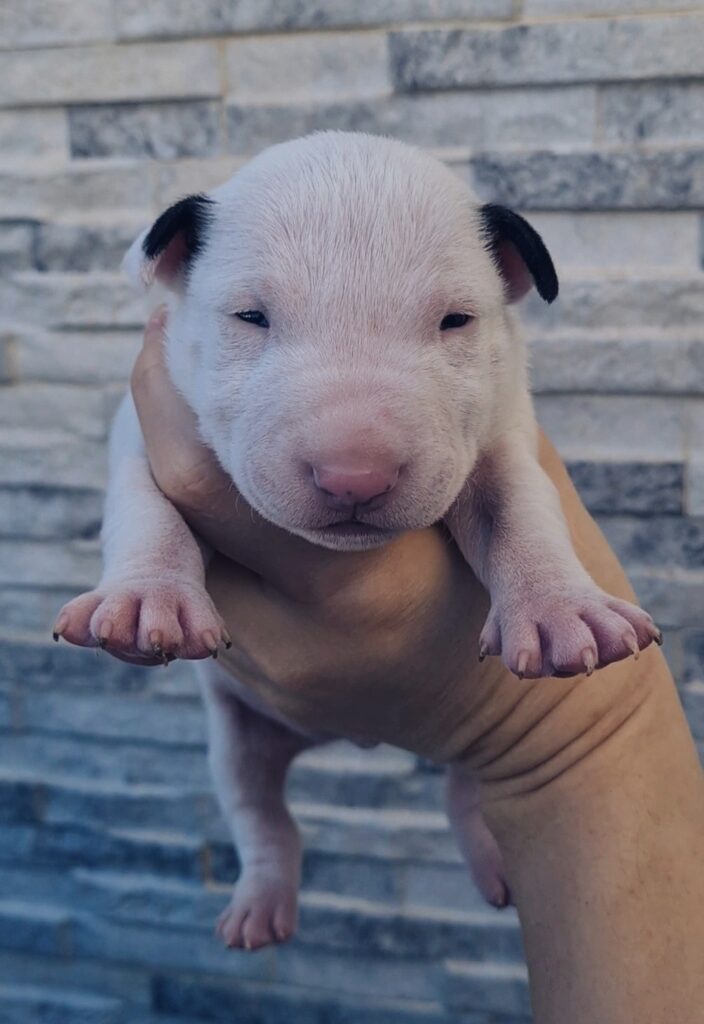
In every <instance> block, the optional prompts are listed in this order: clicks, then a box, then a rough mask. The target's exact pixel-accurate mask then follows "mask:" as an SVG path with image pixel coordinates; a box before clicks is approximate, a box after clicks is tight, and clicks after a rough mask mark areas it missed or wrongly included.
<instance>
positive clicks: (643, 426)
mask: <svg viewBox="0 0 704 1024" xmlns="http://www.w3.org/2000/svg"><path fill="white" fill-rule="evenodd" d="M536 407H537V412H538V420H539V422H540V423H541V425H542V426H543V428H544V430H545V431H546V433H547V434H548V436H549V437H551V438H552V439H553V441H554V442H555V444H556V445H557V446H558V448H559V449H560V451H561V453H562V454H563V456H564V457H565V458H567V459H568V460H569V461H571V462H576V461H578V460H579V461H596V460H597V459H612V460H621V461H623V462H653V461H663V462H666V461H670V462H678V463H679V462H682V461H683V458H684V414H683V410H682V409H681V408H680V407H679V405H678V404H677V403H674V402H672V401H671V400H669V399H667V398H662V397H657V398H648V399H643V398H641V397H640V396H632V395H622V396H617V395H539V396H538V397H537V400H536Z"/></svg>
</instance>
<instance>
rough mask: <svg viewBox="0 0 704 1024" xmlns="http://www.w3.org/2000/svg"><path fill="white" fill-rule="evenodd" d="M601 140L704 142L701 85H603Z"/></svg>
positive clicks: (622, 141) (702, 87) (645, 83)
mask: <svg viewBox="0 0 704 1024" xmlns="http://www.w3.org/2000/svg"><path fill="white" fill-rule="evenodd" d="M599 111H600V137H601V138H602V139H603V140H604V141H606V142H615V143H637V142H657V143H668V144H672V143H691V142H701V141H702V139H704V84H702V83H701V82H658V83H655V82H638V83H636V84H633V85H614V86H605V87H604V88H603V89H602V90H601V91H600V96H599Z"/></svg>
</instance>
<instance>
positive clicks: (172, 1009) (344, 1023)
mask: <svg viewBox="0 0 704 1024" xmlns="http://www.w3.org/2000/svg"><path fill="white" fill-rule="evenodd" d="M153 1001H154V1007H155V1009H157V1010H158V1011H159V1012H166V1013H186V1014H192V1015H193V1016H196V1017H200V1018H203V1020H209V1021H210V1020H214V1021H226V1022H228V1024H231V1021H232V1020H237V1021H238V1022H239V1021H242V1024H245V1022H246V1024H264V1022H266V1024H290V1021H291V1020H292V1017H293V1015H294V1014H295V1020H296V1024H389V1022H390V1021H393V1022H394V1024H445V1021H444V1017H445V1015H444V1013H442V1011H441V1010H440V1008H439V1006H437V1004H432V1003H426V1004H425V1005H424V1004H420V1005H419V1004H418V1003H413V1002H412V1001H411V1000H408V1001H406V1003H405V1005H404V1002H402V1001H396V1000H384V1001H376V1000H370V999H369V998H367V997H365V996H360V997H358V998H357V999H355V1000H354V1001H352V1000H349V1001H348V1000H344V999H339V998H338V999H332V998H331V997H330V996H327V997H325V996H321V995H316V994H315V992H314V990H312V991H311V990H309V991H308V992H305V991H296V990H295V989H293V990H288V991H287V990H286V989H283V990H281V989H279V990H278V991H277V986H275V985H271V984H269V985H260V986H258V987H257V986H254V985H253V984H251V985H248V986H245V985H243V984H242V983H241V982H238V983H237V984H236V985H235V984H233V983H232V982H228V981H227V980H226V979H214V978H213V979H207V980H206V979H198V978H197V977H191V978H189V977H188V976H187V975H184V974H180V975H168V974H165V973H162V974H159V975H158V976H157V977H156V978H155V981H154V989H153Z"/></svg>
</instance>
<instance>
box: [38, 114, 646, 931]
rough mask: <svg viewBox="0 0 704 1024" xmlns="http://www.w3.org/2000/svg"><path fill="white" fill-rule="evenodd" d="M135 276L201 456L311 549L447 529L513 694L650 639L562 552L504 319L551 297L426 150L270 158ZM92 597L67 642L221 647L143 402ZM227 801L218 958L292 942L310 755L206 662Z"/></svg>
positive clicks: (178, 217) (184, 211) (112, 489)
mask: <svg viewBox="0 0 704 1024" xmlns="http://www.w3.org/2000/svg"><path fill="white" fill-rule="evenodd" d="M125 266H126V269H127V271H128V273H129V274H130V275H131V277H132V278H133V279H134V280H135V281H136V282H137V283H138V284H141V285H142V286H149V285H150V284H151V283H152V282H154V281H155V280H156V281H159V282H161V283H162V284H163V285H165V286H166V288H167V289H169V294H170V299H169V312H168V325H167V342H166V344H167V349H166V355H167V362H168V368H169V372H170V374H171V376H172V379H173V381H174V383H175V385H176V386H177V388H178V389H179V390H180V391H181V392H182V394H183V395H184V396H185V398H186V400H187V401H188V403H189V404H190V406H191V407H192V409H193V410H194V412H195V414H196V416H197V420H198V424H199V427H200V431H201V433H202V437H203V439H204V441H205V442H206V443H207V444H208V445H209V446H210V447H211V448H212V449H213V451H214V452H215V453H216V455H217V457H218V459H219V461H220V463H221V464H222V466H223V467H224V468H225V470H226V471H227V472H228V473H229V475H230V476H231V477H232V479H233V481H234V483H235V485H236V487H237V488H238V490H239V491H240V492H241V493H242V494H243V495H244V497H245V498H246V499H247V501H248V502H249V503H250V504H251V505H252V506H253V507H254V508H255V509H256V510H257V511H258V512H259V513H260V514H261V515H262V516H264V517H265V518H266V519H268V520H269V521H271V522H272V523H275V524H276V525H278V526H279V527H282V528H284V529H285V530H288V531H290V532H291V533H294V534H298V535H299V536H301V537H303V538H305V539H306V540H307V541H309V542H310V543H311V544H319V545H322V546H323V547H327V548H335V549H338V550H344V551H355V550H363V549H369V548H374V547H377V546H379V545H383V544H385V543H387V542H388V541H389V540H390V539H391V538H393V537H395V536H397V535H398V534H399V533H401V532H402V531H405V530H413V529H419V528H423V527H427V526H430V525H431V524H434V523H437V522H438V521H440V520H444V523H445V524H446V526H447V528H448V529H449V531H450V533H451V534H452V536H453V538H454V540H455V541H456V543H457V545H458V547H459V549H460V551H461V552H462V554H463V555H464V557H465V558H466V560H467V561H468V563H469V564H470V566H471V567H472V569H473V570H474V572H475V573H476V575H477V576H478V578H479V579H480V580H481V581H482V583H483V584H484V586H485V587H486V589H487V590H488V591H489V594H490V597H491V610H490V613H489V616H488V619H487V622H486V625H485V626H484V629H483V631H482V634H481V637H480V646H479V655H480V657H482V658H483V657H486V656H487V655H501V657H502V658H503V660H504V662H505V664H506V665H507V666H508V668H509V669H510V670H511V671H512V672H514V673H515V674H516V675H517V676H519V677H520V678H522V677H531V678H536V677H542V676H550V675H573V674H577V673H582V672H586V674H587V675H589V674H591V672H593V671H594V669H595V668H597V667H601V666H604V665H608V664H609V663H610V662H613V661H617V660H619V659H621V658H624V657H627V656H629V655H634V656H637V654H638V652H639V650H641V649H643V648H645V647H647V646H648V645H649V644H650V643H651V641H653V640H658V641H659V639H660V637H659V633H658V630H657V628H656V626H655V624H654V623H653V621H652V619H651V618H650V616H649V615H648V614H646V613H645V612H644V611H642V610H641V609H639V608H637V607H635V606H633V605H631V604H629V603H628V602H626V601H622V600H618V599H616V598H613V597H611V596H610V595H609V594H607V593H605V592H604V591H603V590H601V589H600V588H599V587H598V586H597V585H596V584H595V583H594V581H593V580H592V579H591V577H590V576H589V575H588V573H587V572H586V571H585V569H584V568H583V567H582V565H581V563H580V562H579V560H578V559H577V556H576V554H575V552H574V550H573V548H572V544H571V542H570V538H569V535H568V531H567V527H566V524H565V521H564V518H563V516H562V512H561V509H560V504H559V500H558V497H557V494H556V492H555V490H554V488H553V486H552V484H551V483H550V481H549V480H548V478H547V477H546V476H545V474H544V473H543V471H542V470H541V468H540V466H539V464H538V461H537V457H536V450H537V445H536V424H535V417H534V413H533V407H532V403H531V398H530V394H529V389H528V379H527V370H526V353H525V348H524V344H523V341H522V340H521V336H520V333H519V331H518V330H517V326H516V323H515V321H514V317H513V314H512V312H511V309H510V307H511V305H512V304H513V303H515V302H517V301H518V300H519V299H521V298H522V297H523V296H524V295H525V294H526V293H527V292H528V291H529V290H530V289H531V288H532V287H535V288H536V289H537V291H538V293H539V295H540V296H541V297H542V298H543V299H544V300H545V301H546V302H552V301H553V300H554V299H555V298H556V296H557V292H558V282H557V277H556V274H555V269H554V267H553V263H552V260H551V258H550V255H549V253H548V252H547V250H546V248H545V245H544V244H543V242H542V240H541V238H540V236H539V235H538V234H537V233H536V232H535V231H534V229H533V228H532V227H531V226H530V225H529V224H528V223H527V222H526V221H525V220H524V219H523V218H522V217H520V216H519V215H518V214H516V213H514V212H512V211H511V210H508V209H506V208H504V207H501V206H496V205H493V204H488V205H479V204H478V203H477V201H476V200H475V199H474V198H473V196H472V195H471V193H470V192H469V190H468V188H467V187H466V185H465V184H464V183H463V182H462V181H461V180H460V179H459V178H458V177H456V176H455V175H454V174H453V173H452V172H451V171H450V170H449V169H448V168H447V167H445V166H444V165H443V164H442V163H440V162H439V161H437V160H435V159H433V158H431V157H430V156H429V155H427V154H425V153H423V152H422V151H420V150H418V149H415V148H412V147H410V146H407V145H405V144H402V143H400V142H397V141H394V140H392V139H389V138H383V137H375V136H371V135H367V134H363V133H347V132H336V131H328V132H318V133H315V134H313V135H310V136H307V137H306V138H303V139H298V140H295V141H292V142H287V143H284V144H282V145H277V146H273V147H271V148H270V149H267V150H266V151H264V152H263V153H262V154H260V155H259V156H258V157H257V158H256V159H254V160H252V161H251V162H250V163H249V164H247V165H246V166H245V167H244V169H242V170H241V171H240V172H239V173H238V174H237V175H235V177H234V178H233V179H232V180H230V181H229V182H227V183H226V184H225V185H223V186H221V187H220V188H218V189H216V190H215V191H213V192H212V193H211V194H210V195H208V196H206V195H194V196H190V197H188V198H186V199H183V200H181V201H180V202H178V203H176V204H175V205H174V206H172V207H171V208H170V209H168V210H167V211H166V212H165V213H163V214H162V215H161V216H160V217H159V218H158V219H157V221H156V222H155V223H154V225H153V226H152V227H151V228H150V229H149V230H147V231H145V232H144V233H143V234H142V235H140V236H139V238H137V240H136V241H135V243H134V244H133V246H132V247H131V249H130V250H129V252H128V254H127V256H126V257H125ZM103 544H104V560H105V567H104V571H103V575H102V578H101V581H100V583H99V585H98V587H97V589H96V590H94V591H92V592H91V593H90V594H84V595H82V596H81V597H79V598H76V599H75V600H74V601H71V602H69V604H68V605H66V606H65V607H64V609H62V612H61V613H60V615H59V618H58V620H57V633H58V634H62V635H64V636H66V638H67V639H69V640H71V641H72V642H76V643H83V644H86V645H89V646H90V645H96V644H100V645H101V646H104V647H105V646H107V647H108V648H109V649H110V650H113V651H116V652H120V651H125V652H129V651H134V650H135V649H137V650H139V651H142V652H144V653H146V654H153V653H157V654H158V655H163V656H164V657H165V658H167V657H169V656H178V657H180V658H192V659H202V658H205V657H206V656H207V655H208V654H213V655H214V654H216V652H217V647H218V644H220V643H226V642H227V636H226V633H225V630H224V627H223V623H222V621H221V619H220V617H219V615H218V613H217V611H216V609H215V608H214V606H213V604H212V601H211V599H210V597H209V596H208V593H207V592H206V589H205V585H204V579H205V575H204V557H203V554H202V546H201V545H200V544H199V542H198V541H197V540H196V538H195V537H194V536H193V534H192V533H191V531H190V530H189V528H188V527H187V526H186V524H185V522H184V521H183V519H182V518H181V516H180V515H179V513H178V512H177V511H176V509H175V508H174V507H173V506H172V505H171V504H170V503H169V501H168V500H167V499H166V498H165V497H164V495H163V494H162V493H161V492H160V491H159V490H158V488H157V487H156V485H155V483H154V481H153V479H152V476H151V473H150V470H149V464H148V462H147V459H146V456H145V452H144V446H143V442H142V438H141V435H140V428H139V423H138V420H137V416H136V412H135V409H134V406H133V404H132V401H131V398H130V397H129V396H128V397H126V398H125V400H124V402H123V404H122V406H121V408H120V410H119V412H118V414H117V417H116V420H115V425H114V428H113V431H112V436H111V441H110V480H109V486H108V493H107V502H106V509H105V521H104V527H103ZM198 668H199V674H200V677H201V682H202V687H203V692H204V695H205V700H206V707H207V712H208V722H209V731H210V762H211V767H212V772H213V777H214V781H215V788H216V791H217V794H218V798H219V801H220V804H221V807H222V809H223V812H224V814H225V816H226V818H227V819H228V822H229V824H230V826H231V829H232V833H233V836H234V839H235V842H236V845H237V847H238V851H239V855H240V860H241V864H242V871H241V875H240V879H239V881H238V883H237V886H236V888H235V891H234V895H233V897H232V900H231V902H230V904H229V906H228V907H227V908H226V910H225V911H224V913H223V915H222V916H221V918H220V921H219V925H218V928H219V932H220V934H221V936H222V938H223V940H224V941H225V942H226V943H227V944H228V945H233V946H244V947H246V948H257V947H259V946H262V945H265V944H266V943H268V942H272V941H280V940H282V939H285V938H286V937H288V936H289V935H290V934H291V933H292V931H293V929H294V927H295V920H296V900H297V888H298V881H299V870H300V843H299V839H298V833H297V831H296V828H295V825H294V824H293V821H292V819H291V817H290V814H289V812H288V810H287V809H286V806H285V804H284V800H283V779H284V776H285V772H286V768H287V767H288V764H289V763H290V761H291V759H292V758H293V757H294V756H295V755H296V754H297V753H298V752H299V751H300V750H302V749H304V747H306V746H308V745H310V744H311V743H312V742H315V739H314V738H313V737H307V736H303V735H302V734H301V733H300V732H298V731H296V730H295V729H293V728H289V727H288V725H287V723H286V722H284V721H282V720H281V719H277V718H275V716H273V715H272V714H269V713H268V711H267V708H264V707H262V706H261V705H260V704H254V703H253V701H252V698H251V696H249V695H248V693H247V691H246V690H245V689H244V687H242V686H241V685H240V684H238V682H237V680H236V679H234V678H233V677H232V676H231V675H229V674H228V673H226V672H225V671H224V670H223V669H222V668H220V667H219V666H218V665H215V664H214V663H213V662H212V660H211V661H207V662H205V661H202V662H200V663H199V665H198ZM463 785H464V789H461V788H460V789H459V790H458V784H457V783H455V784H454V785H453V784H452V783H451V785H450V787H449V792H450V806H449V809H450V817H451V820H452V822H453V825H454V826H455V830H456V832H457V834H458V838H459V840H460V845H461V847H462V848H463V852H464V853H465V855H466V857H467V859H468V861H469V863H470V866H471V868H472V870H473V873H474V876H475V880H476V881H477V882H478V884H479V886H480V888H481V889H482V891H483V892H484V894H485V896H486V898H487V899H488V900H489V901H490V902H493V903H495V904H497V905H502V904H504V903H505V902H506V901H507V899H508V892H507V889H506V885H505V882H504V880H503V878H502V874H501V864H500V857H499V853H498V849H497V847H496V843H495V841H494V840H493V837H492V836H491V835H490V833H489V832H488V830H487V829H486V827H485V826H484V825H483V823H482V822H481V819H480V817H479V814H478V811H477V809H476V801H475V800H474V796H473V794H472V793H471V792H470V791H469V790H468V789H467V787H466V784H464V783H463Z"/></svg>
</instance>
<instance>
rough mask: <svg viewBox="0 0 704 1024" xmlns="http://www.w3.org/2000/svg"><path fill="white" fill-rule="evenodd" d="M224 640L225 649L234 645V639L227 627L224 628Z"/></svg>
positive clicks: (227, 649)
mask: <svg viewBox="0 0 704 1024" xmlns="http://www.w3.org/2000/svg"><path fill="white" fill-rule="evenodd" d="M222 642H223V643H224V645H225V650H226V651H229V650H230V648H231V647H232V640H231V638H230V634H229V633H228V632H227V630H226V629H223V631H222Z"/></svg>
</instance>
